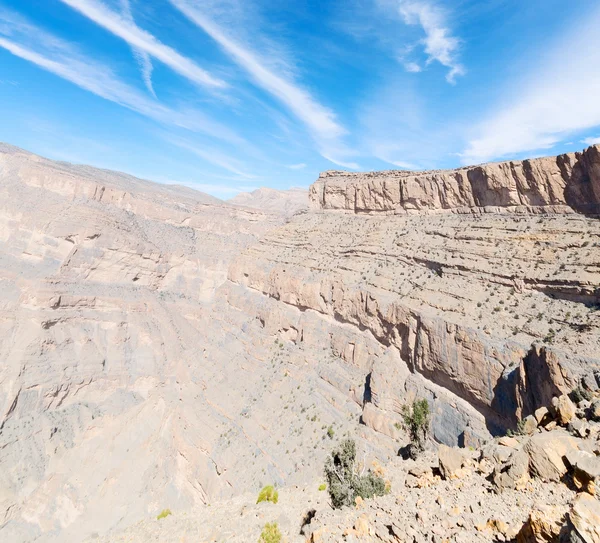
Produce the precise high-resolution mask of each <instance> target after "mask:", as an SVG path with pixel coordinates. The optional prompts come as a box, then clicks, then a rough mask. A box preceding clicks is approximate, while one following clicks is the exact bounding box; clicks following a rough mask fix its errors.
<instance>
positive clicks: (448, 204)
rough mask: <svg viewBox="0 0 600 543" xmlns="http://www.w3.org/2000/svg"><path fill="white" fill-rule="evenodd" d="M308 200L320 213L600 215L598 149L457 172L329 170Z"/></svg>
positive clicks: (313, 188) (314, 186)
mask: <svg viewBox="0 0 600 543" xmlns="http://www.w3.org/2000/svg"><path fill="white" fill-rule="evenodd" d="M310 201H311V205H312V206H313V207H314V208H316V209H327V210H345V211H352V212H356V213H364V212H393V213H411V212H423V211H425V210H428V211H443V210H448V211H450V210H453V211H457V212H460V211H463V212H465V211H468V210H474V209H475V210H477V209H481V208H496V209H489V211H502V210H505V211H506V210H511V211H516V212H521V213H523V212H531V211H533V210H534V209H535V208H549V209H546V210H545V211H548V212H560V211H565V209H564V207H569V208H572V209H574V210H577V211H580V212H584V213H600V145H594V146H591V147H589V148H588V149H586V150H585V151H583V152H581V153H568V154H564V155H559V156H557V157H545V158H536V159H531V160H522V161H511V162H498V163H489V164H483V165H480V166H471V167H465V168H459V169H456V170H441V171H429V172H409V171H386V172H369V173H349V172H342V171H328V172H324V173H322V174H321V175H320V177H319V179H318V180H317V181H316V183H314V184H313V185H312V186H311V188H310ZM497 208H500V209H497ZM537 211H538V212H539V211H540V210H539V209H537Z"/></svg>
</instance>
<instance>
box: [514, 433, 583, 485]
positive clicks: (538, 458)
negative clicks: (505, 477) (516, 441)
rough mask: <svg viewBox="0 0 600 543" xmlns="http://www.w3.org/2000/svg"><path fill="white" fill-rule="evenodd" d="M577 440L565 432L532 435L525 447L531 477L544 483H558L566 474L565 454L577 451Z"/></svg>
mask: <svg viewBox="0 0 600 543" xmlns="http://www.w3.org/2000/svg"><path fill="white" fill-rule="evenodd" d="M578 444H579V440H578V439H577V438H574V437H572V436H571V435H570V434H567V433H566V432H565V431H558V430H556V431H554V432H546V433H541V434H536V435H534V436H533V437H532V438H531V439H530V440H529V442H528V443H527V444H526V445H525V447H524V449H523V450H524V451H525V452H526V453H527V454H528V455H529V469H530V471H531V474H532V475H535V476H536V477H539V478H541V479H543V480H545V481H560V479H561V477H562V476H563V475H564V474H565V473H567V465H566V464H565V460H564V459H565V458H566V455H567V453H569V452H573V451H577V449H578Z"/></svg>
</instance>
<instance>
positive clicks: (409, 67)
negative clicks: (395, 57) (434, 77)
mask: <svg viewBox="0 0 600 543" xmlns="http://www.w3.org/2000/svg"><path fill="white" fill-rule="evenodd" d="M404 69H405V70H406V71H407V72H410V73H413V74H416V73H419V72H422V71H423V68H421V66H419V65H418V64H417V63H416V62H405V63H404Z"/></svg>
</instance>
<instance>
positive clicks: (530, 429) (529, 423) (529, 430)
mask: <svg viewBox="0 0 600 543" xmlns="http://www.w3.org/2000/svg"><path fill="white" fill-rule="evenodd" d="M537 427H538V421H537V419H536V418H535V417H534V416H533V415H528V416H527V417H525V418H524V419H523V420H522V421H521V431H522V432H523V434H525V435H531V434H533V433H534V432H535V431H536V430H537Z"/></svg>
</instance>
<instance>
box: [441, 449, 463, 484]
mask: <svg viewBox="0 0 600 543" xmlns="http://www.w3.org/2000/svg"><path fill="white" fill-rule="evenodd" d="M438 459H439V468H440V474H441V475H442V478H443V479H451V478H454V477H456V476H457V475H458V473H459V470H460V469H461V468H462V466H463V463H464V460H465V458H464V455H463V452H462V451H461V450H460V449H457V448H456V447H448V446H447V445H440V447H439V449H438Z"/></svg>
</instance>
